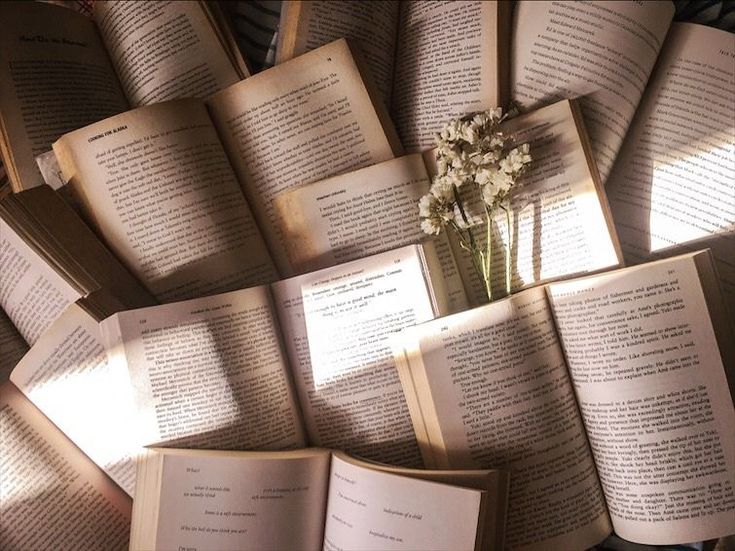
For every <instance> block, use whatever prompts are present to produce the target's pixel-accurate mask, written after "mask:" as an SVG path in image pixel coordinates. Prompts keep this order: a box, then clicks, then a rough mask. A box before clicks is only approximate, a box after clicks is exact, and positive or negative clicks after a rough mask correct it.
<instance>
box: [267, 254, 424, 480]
mask: <svg viewBox="0 0 735 551" xmlns="http://www.w3.org/2000/svg"><path fill="white" fill-rule="evenodd" d="M430 285H431V282H430V281H429V280H428V276H427V274H426V273H425V271H424V268H423V261H422V259H421V253H420V248H419V247H417V246H409V247H403V248H401V249H396V250H394V251H388V252H385V253H381V254H379V255H375V256H372V257H368V258H364V259H361V260H355V261H352V262H348V263H346V264H341V265H339V266H335V267H333V268H326V269H324V270H320V271H318V272H312V273H309V274H305V275H302V276H298V277H295V278H291V279H287V280H284V281H279V282H277V283H274V284H273V285H272V288H273V292H274V296H275V300H276V307H277V309H278V316H279V320H280V322H281V327H282V328H283V334H284V341H285V345H286V350H287V352H288V355H289V360H290V364H291V370H292V373H293V377H294V381H295V386H296V390H297V392H298V395H299V401H300V403H301V410H302V411H303V413H304V421H305V425H306V430H307V432H308V434H309V441H310V442H311V443H312V444H315V445H319V446H327V447H331V448H338V449H343V450H345V451H347V452H349V453H354V454H356V455H360V456H363V457H367V458H369V459H374V460H378V461H384V462H386V463H391V464H395V465H404V466H418V465H420V464H421V458H420V454H419V450H418V446H417V444H416V438H415V435H414V432H413V428H412V426H411V418H410V416H409V413H408V408H407V406H406V402H405V399H404V397H403V393H402V391H401V386H400V382H399V379H398V374H397V372H396V368H395V364H394V362H393V359H392V354H391V350H390V347H389V344H388V338H389V335H390V334H391V333H392V332H394V331H397V330H398V329H400V328H401V327H406V326H408V325H412V324H414V323H418V322H421V321H424V320H428V319H432V318H433V317H434V315H435V309H434V304H433V301H432V297H431V292H430V290H429V286H430Z"/></svg>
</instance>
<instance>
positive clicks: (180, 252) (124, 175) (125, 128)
mask: <svg viewBox="0 0 735 551" xmlns="http://www.w3.org/2000/svg"><path fill="white" fill-rule="evenodd" d="M182 113H186V116H185V117H182ZM54 151H55V152H56V155H57V156H58V157H59V163H60V165H61V168H62V170H63V171H64V176H65V177H66V178H67V179H68V180H70V184H69V185H70V186H71V188H72V191H73V192H74V193H75V194H76V195H77V196H78V197H79V198H80V200H81V202H82V204H83V206H84V210H85V214H86V215H87V216H88V217H89V218H90V219H91V221H92V222H93V223H94V225H95V226H96V227H97V229H98V231H99V233H101V234H102V236H103V237H104V239H105V240H106V242H107V244H108V245H109V247H110V249H111V250H112V251H113V252H114V253H116V254H117V256H118V258H120V259H121V261H122V262H123V263H125V264H126V265H127V267H128V268H129V269H130V271H131V272H133V274H134V275H135V276H136V277H137V278H138V279H139V280H140V281H141V282H142V283H143V284H144V285H145V286H146V287H147V288H148V290H149V291H150V292H151V294H153V295H154V296H155V297H156V298H157V299H158V300H161V301H173V300H181V299H185V298H192V297H197V296H202V295H208V294H213V293H217V292H224V291H230V290H232V289H240V288H242V287H247V286H250V285H254V284H258V283H264V282H268V281H272V280H273V279H275V278H276V277H277V275H276V272H275V267H274V266H273V263H272V261H271V259H270V255H269V254H268V251H267V249H266V248H265V244H264V242H263V240H262V238H261V236H260V232H259V231H258V228H257V227H256V225H255V222H254V220H253V217H252V215H251V213H250V210H249V208H248V205H247V203H246V202H245V198H244V197H243V195H242V191H241V190H240V189H239V186H238V185H237V180H236V179H235V175H234V173H233V172H232V168H231V166H230V164H229V162H228V160H227V156H226V155H225V152H224V150H223V149H222V144H221V143H220V141H219V138H218V137H217V132H216V130H215V129H214V127H213V126H212V122H211V120H210V119H209V116H208V114H207V110H206V108H205V107H204V105H203V104H202V103H201V102H198V101H197V100H193V99H191V100H179V101H173V102H166V103H161V104H156V105H152V106H148V107H141V108H138V109H135V110H133V111H129V112H127V113H123V114H122V115H119V116H117V117H114V118H112V119H108V120H104V121H101V122H98V123H96V124H93V125H91V126H87V127H86V128H83V129H80V130H77V131H76V132H72V133H71V134H67V135H66V136H64V137H63V138H62V139H60V140H59V141H58V142H56V143H55V144H54Z"/></svg>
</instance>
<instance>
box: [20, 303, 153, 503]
mask: <svg viewBox="0 0 735 551" xmlns="http://www.w3.org/2000/svg"><path fill="white" fill-rule="evenodd" d="M10 380H11V381H13V383H14V384H15V386H17V387H18V388H19V389H20V391H21V392H23V394H25V395H26V397H27V398H28V399H29V400H30V401H31V402H33V404H34V405H35V406H36V407H37V408H38V409H40V410H41V411H42V412H43V413H44V415H46V417H48V418H49V419H50V420H51V421H52V422H53V423H54V424H55V425H56V426H57V427H59V428H60V429H61V430H62V431H63V432H64V434H66V436H67V437H68V438H69V439H70V440H71V441H72V442H74V443H75V444H76V445H77V446H78V447H79V449H81V450H82V451H83V452H84V453H85V454H86V455H87V456H88V457H89V458H90V459H91V460H92V461H94V462H95V463H96V464H97V465H98V466H99V467H100V468H101V469H103V470H104V471H105V472H106V473H107V474H108V475H109V476H110V478H112V479H113V480H114V481H115V482H116V483H117V484H118V485H119V486H120V487H121V488H122V489H123V490H125V491H126V492H127V493H128V494H129V495H130V496H131V497H132V495H133V488H134V486H135V464H134V462H133V458H134V457H135V455H136V454H137V453H138V452H139V451H140V448H141V443H140V439H139V436H138V434H137V432H136V430H135V429H136V426H135V423H134V419H135V416H136V411H135V405H134V402H133V393H132V386H131V385H130V378H129V376H128V373H127V370H125V369H124V367H122V368H121V367H120V366H118V365H114V364H110V363H108V361H107V353H106V351H105V347H104V344H103V343H102V334H101V332H100V329H99V324H98V323H97V320H95V319H94V318H92V317H91V316H90V315H89V314H87V313H86V312H85V311H84V310H82V309H81V308H80V307H79V306H77V305H76V304H72V305H70V306H69V307H68V308H67V309H66V310H65V311H64V313H63V314H61V316H60V317H59V318H58V319H57V320H56V321H55V322H54V323H53V325H51V326H50V327H49V328H48V330H47V331H46V332H45V333H44V334H43V335H42V336H41V338H40V339H39V340H38V341H36V343H35V344H34V345H33V347H32V348H31V350H30V351H29V352H28V354H26V355H25V357H24V358H23V360H22V361H21V362H20V363H19V364H18V366H17V367H16V368H15V370H13V374H12V375H11V377H10Z"/></svg>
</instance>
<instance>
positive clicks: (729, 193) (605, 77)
mask: <svg viewBox="0 0 735 551" xmlns="http://www.w3.org/2000/svg"><path fill="white" fill-rule="evenodd" d="M673 14H674V6H673V4H672V3H671V2H587V3H584V4H581V3H578V2H561V3H550V2H519V3H518V9H517V11H516V18H515V26H514V30H513V32H514V42H513V46H514V48H513V58H512V62H511V73H512V83H511V87H512V95H513V98H514V99H515V100H516V101H518V102H519V103H520V104H521V105H522V106H524V107H526V108H530V109H533V108H536V107H538V106H540V105H545V104H547V103H550V102H554V101H557V100H558V99H559V98H572V97H578V96H581V97H580V104H581V107H582V113H583V115H584V119H585V123H586V125H587V129H588V131H589V134H590V138H591V141H592V148H593V151H594V155H595V158H596V160H597V164H598V166H599V168H600V173H601V174H602V180H603V182H604V183H605V186H606V188H607V190H608V194H609V198H610V204H611V207H612V209H613V216H614V219H615V224H616V226H617V229H618V233H619V235H620V239H621V245H622V248H623V252H624V254H625V259H626V261H628V262H641V261H645V260H649V259H652V258H657V257H660V256H662V255H671V254H673V253H681V252H685V251H691V250H695V249H700V248H702V247H710V248H711V249H712V253H713V254H714V257H715V261H716V264H717V268H718V271H719V274H720V277H721V278H722V282H723V286H724V288H725V298H726V300H727V301H728V303H729V305H730V311H731V313H732V312H735V241H733V240H734V239H735V237H733V234H734V233H735V201H733V188H732V182H733V180H735V167H734V166H733V163H732V147H733V146H732V136H733V133H735V122H733V121H735V107H733V106H735V87H734V86H733V80H734V79H735V74H734V73H733V57H734V56H735V44H734V43H733V35H732V33H728V32H726V31H722V30H718V29H713V28H710V27H704V26H702V25H696V24H693V23H671V18H672V16H673ZM654 66H655V69H654ZM649 77H650V78H649ZM616 159H617V160H616Z"/></svg>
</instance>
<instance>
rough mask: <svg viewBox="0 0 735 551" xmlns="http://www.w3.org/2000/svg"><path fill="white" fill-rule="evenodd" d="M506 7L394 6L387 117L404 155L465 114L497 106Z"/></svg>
mask: <svg viewBox="0 0 735 551" xmlns="http://www.w3.org/2000/svg"><path fill="white" fill-rule="evenodd" d="M509 10H510V5H508V4H507V3H505V2H490V1H464V2H451V1H442V2H437V1H416V2H403V3H402V4H401V24H400V28H399V35H398V47H397V50H396V69H395V76H394V80H393V98H392V103H391V114H392V116H393V120H394V121H395V124H396V129H397V130H398V135H399V136H400V137H401V142H402V143H403V147H404V148H405V149H406V151H409V152H412V153H416V152H420V151H424V150H426V149H429V148H431V147H434V134H435V133H436V132H439V131H440V130H441V129H442V126H444V124H446V123H447V122H449V121H450V120H452V119H456V118H458V117H459V116H460V115H463V114H465V113H471V112H474V111H483V110H485V109H494V108H495V107H499V106H504V105H505V103H506V101H507V88H508V87H507V83H508V80H507V71H506V70H507V56H508V55H509V53H508V28H509V25H510V11H509Z"/></svg>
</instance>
